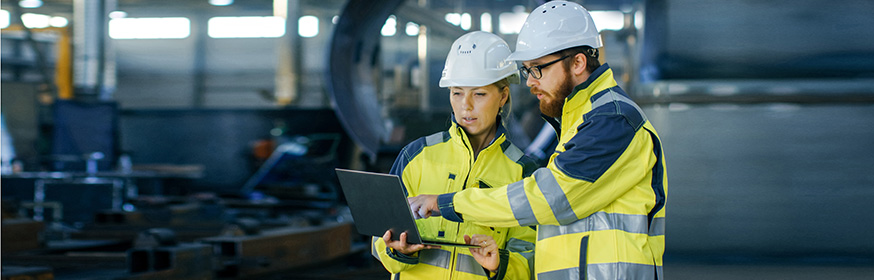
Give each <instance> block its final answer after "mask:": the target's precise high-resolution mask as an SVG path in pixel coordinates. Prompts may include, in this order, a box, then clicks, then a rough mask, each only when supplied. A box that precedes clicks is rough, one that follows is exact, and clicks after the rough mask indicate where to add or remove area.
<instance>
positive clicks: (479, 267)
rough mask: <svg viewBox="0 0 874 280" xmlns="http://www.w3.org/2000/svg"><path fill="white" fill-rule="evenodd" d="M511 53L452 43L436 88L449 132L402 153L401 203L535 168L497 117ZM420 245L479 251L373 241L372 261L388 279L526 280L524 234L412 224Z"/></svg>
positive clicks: (513, 75) (512, 71)
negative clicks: (443, 99)
mask: <svg viewBox="0 0 874 280" xmlns="http://www.w3.org/2000/svg"><path fill="white" fill-rule="evenodd" d="M509 55H510V48H509V47H508V46H507V43H506V42H505V41H504V40H503V39H501V38H500V37H498V36H497V35H494V34H492V33H488V32H483V31H475V32H471V33H467V34H465V35H463V36H461V37H459V38H458V39H457V40H456V41H455V42H454V43H453V44H452V47H451V49H450V51H449V55H448V56H447V58H446V64H445V67H444V69H443V75H442V77H441V79H440V87H444V88H449V100H450V103H451V104H452V112H453V114H452V124H451V127H450V128H449V130H448V131H443V132H438V133H435V134H432V135H430V136H426V137H422V138H419V139H417V140H415V141H413V142H412V143H410V144H408V145H407V146H406V147H404V149H403V150H402V151H401V153H400V155H399V156H398V158H397V159H396V160H395V162H394V165H393V166H392V169H391V173H393V174H396V175H398V176H399V177H401V180H402V182H403V184H404V186H405V187H406V191H407V195H408V196H416V195H419V194H443V193H450V192H457V191H460V190H463V189H470V188H490V187H492V186H503V185H506V184H509V183H512V182H515V181H518V180H520V179H522V178H523V177H524V176H527V175H528V174H530V173H531V172H532V171H533V170H534V169H536V167H537V166H536V165H535V163H534V161H533V160H531V159H530V158H528V157H526V156H525V155H524V154H523V153H522V151H521V150H520V149H519V148H518V147H516V146H515V145H513V144H512V143H510V141H509V140H508V139H507V135H506V129H505V128H504V127H503V126H502V125H501V114H502V112H503V113H508V112H509V109H507V110H504V109H503V108H504V107H507V108H509V107H510V106H509V105H510V88H509V85H510V83H511V82H512V83H518V81H519V76H518V75H519V74H518V71H517V68H516V63H514V62H511V61H507V60H506V58H507V56H509ZM416 224H417V226H418V227H419V231H420V232H421V234H422V235H423V237H428V238H429V239H434V240H441V239H442V240H443V241H449V242H465V243H468V244H475V245H480V246H481V247H479V248H461V247H449V246H443V247H438V246H434V247H432V246H427V245H422V244H414V245H410V244H407V243H406V234H405V233H401V234H400V236H399V239H400V240H395V241H392V240H391V235H392V232H391V231H386V233H385V235H384V236H383V238H379V237H374V238H373V242H372V243H373V244H372V245H373V247H372V251H371V253H372V254H373V256H374V257H376V258H377V259H379V260H380V262H382V264H383V266H384V267H385V268H386V270H388V271H389V272H391V273H392V279H398V278H396V277H399V278H400V279H530V278H531V274H530V273H531V269H530V266H531V265H533V260H531V257H532V256H533V249H534V242H535V231H534V229H533V228H530V227H487V226H478V225H473V224H470V223H458V222H451V221H447V220H444V219H420V220H416Z"/></svg>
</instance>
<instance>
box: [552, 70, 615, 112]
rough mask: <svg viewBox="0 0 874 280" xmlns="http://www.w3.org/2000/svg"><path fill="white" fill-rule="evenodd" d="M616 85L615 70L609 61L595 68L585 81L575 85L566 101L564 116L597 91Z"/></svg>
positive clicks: (585, 101)
mask: <svg viewBox="0 0 874 280" xmlns="http://www.w3.org/2000/svg"><path fill="white" fill-rule="evenodd" d="M614 86H616V81H615V80H614V79H613V70H612V69H610V66H609V65H607V63H604V64H602V65H601V66H600V67H598V69H595V71H594V72H592V74H591V75H589V78H587V79H586V81H585V82H583V83H581V84H579V85H577V86H575V87H574V89H573V91H572V92H571V94H570V95H568V97H567V98H566V99H565V101H564V107H563V108H562V116H564V115H566V114H567V113H568V112H570V111H574V110H576V109H578V108H579V107H580V106H582V105H584V104H586V103H588V102H589V99H590V98H591V97H592V95H594V94H595V93H598V92H601V91H603V90H605V89H608V88H611V87H614Z"/></svg>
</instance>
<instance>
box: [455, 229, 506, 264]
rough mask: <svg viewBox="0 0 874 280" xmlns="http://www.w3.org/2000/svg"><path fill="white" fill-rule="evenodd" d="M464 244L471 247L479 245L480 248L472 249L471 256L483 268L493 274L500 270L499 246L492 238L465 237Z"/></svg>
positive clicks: (478, 235) (482, 236) (484, 236)
mask: <svg viewBox="0 0 874 280" xmlns="http://www.w3.org/2000/svg"><path fill="white" fill-rule="evenodd" d="M464 242H465V243H467V244H470V245H479V246H480V247H479V248H470V254H471V255H473V258H474V259H476V262H478V263H479V264H480V265H481V266H483V268H485V269H488V270H489V271H491V272H493V273H494V272H495V271H497V270H498V265H499V264H500V263H501V257H500V255H499V254H498V244H497V243H496V242H495V239H493V238H492V237H491V236H488V235H484V234H474V235H473V237H471V236H468V235H464Z"/></svg>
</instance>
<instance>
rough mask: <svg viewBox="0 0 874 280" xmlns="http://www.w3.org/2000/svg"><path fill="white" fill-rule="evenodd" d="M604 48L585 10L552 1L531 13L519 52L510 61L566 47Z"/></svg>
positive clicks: (522, 59) (533, 57)
mask: <svg viewBox="0 0 874 280" xmlns="http://www.w3.org/2000/svg"><path fill="white" fill-rule="evenodd" d="M602 45H603V44H601V36H599V35H598V29H597V28H595V21H594V20H592V15H590V14H589V11H587V10H586V8H583V6H580V4H577V3H573V2H567V1H552V2H546V3H545V4H543V5H540V7H537V8H536V9H534V11H531V14H529V15H528V18H527V19H525V24H524V25H522V30H521V31H519V37H518V39H517V40H516V51H515V52H513V54H511V55H510V57H508V58H507V59H509V60H516V61H527V60H534V59H538V58H541V57H543V56H545V55H548V54H551V53H554V52H557V51H560V50H564V49H567V48H572V47H578V46H590V47H593V48H600V47H601V46H602Z"/></svg>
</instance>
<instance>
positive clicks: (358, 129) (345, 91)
mask: <svg viewBox="0 0 874 280" xmlns="http://www.w3.org/2000/svg"><path fill="white" fill-rule="evenodd" d="M405 2H406V0H390V1H367V0H350V1H349V2H347V3H346V6H345V7H344V8H343V10H342V12H341V14H340V17H339V19H338V21H337V24H336V25H335V28H334V32H333V34H332V38H331V45H330V50H329V56H328V68H327V72H326V77H325V79H326V81H327V83H326V84H327V87H328V94H329V96H330V99H331V105H332V106H333V108H334V111H335V113H336V114H337V117H338V119H339V120H340V122H341V124H342V125H343V127H344V129H345V130H346V132H347V133H348V134H349V136H350V137H351V138H352V139H353V140H354V141H355V143H356V144H358V146H359V147H360V148H361V149H362V152H363V153H365V154H366V155H368V156H369V157H370V159H371V160H375V159H376V155H377V153H378V152H379V150H380V147H381V146H382V145H384V144H385V143H386V142H388V140H389V137H390V135H391V134H392V131H391V129H392V127H393V125H404V124H403V123H404V122H405V121H408V120H407V119H405V118H404V117H403V116H393V117H392V116H391V112H392V111H393V110H391V109H392V108H383V106H386V107H392V105H391V104H381V102H384V100H383V101H380V100H381V99H380V97H381V95H380V94H384V93H380V92H378V91H379V90H380V88H381V86H380V83H382V82H383V81H381V80H380V79H381V77H380V75H381V74H380V73H381V71H383V69H382V65H381V60H380V56H381V51H384V50H383V47H381V44H382V43H383V42H382V41H381V40H382V39H383V36H382V35H381V30H382V28H383V25H384V24H385V23H386V19H387V18H389V16H390V15H392V14H395V15H397V16H398V17H399V18H401V17H403V18H407V19H412V20H415V21H416V22H420V23H424V24H425V25H427V26H428V29H429V30H430V31H429V32H430V33H429V34H431V35H429V36H436V37H439V38H442V39H446V38H451V39H449V40H448V42H452V41H454V39H455V38H457V37H458V36H461V35H462V34H464V33H465V32H466V31H464V30H462V29H460V28H457V27H455V26H452V25H450V24H448V23H446V22H445V21H444V20H443V19H442V17H432V16H431V15H430V14H429V13H431V11H430V10H427V9H422V8H418V6H416V5H415V4H413V5H411V4H409V3H405ZM446 47H447V48H448V44H447V45H446ZM440 52H441V53H440V55H441V59H439V60H438V61H439V65H437V66H439V67H442V64H443V62H442V55H444V54H445V53H442V51H440ZM382 55H384V54H382ZM407 66H408V65H407ZM404 70H405V71H408V70H410V69H404ZM432 71H437V72H435V73H437V74H439V70H436V69H434V70H432ZM431 78H433V77H431ZM436 79H439V76H438V77H437V78H436ZM423 80H424V81H425V83H426V85H425V86H428V85H427V84H428V83H429V81H428V78H424V79H423ZM435 81H436V80H435ZM525 91H526V93H522V95H523V97H526V98H528V99H529V100H528V102H527V103H526V102H525V100H526V99H525V98H522V99H516V98H514V101H513V102H514V108H521V109H522V110H515V109H514V111H513V112H514V115H515V116H522V115H523V114H527V115H528V116H527V117H524V118H518V117H515V118H514V117H511V118H510V119H509V120H507V121H506V124H507V125H508V130H510V132H511V133H510V136H511V140H513V142H514V144H516V145H518V146H519V147H520V148H523V149H525V148H526V147H528V148H527V149H525V150H526V153H527V154H529V155H531V156H534V157H535V158H537V159H541V160H542V159H544V158H545V155H548V154H549V153H550V152H546V153H544V150H550V148H549V147H550V145H551V144H552V139H554V136H555V132H554V131H552V128H551V127H548V128H547V127H544V128H543V129H540V128H541V126H542V125H541V124H542V123H543V122H542V120H539V118H538V117H536V116H537V115H539V113H540V112H539V110H538V109H537V106H536V105H533V106H532V104H529V103H530V102H532V100H533V102H534V103H536V102H537V100H536V99H533V98H532V97H530V96H527V95H528V94H527V90H525ZM426 98H428V97H426ZM437 98H438V99H439V97H437ZM447 102H448V101H447ZM516 105H520V106H516ZM422 113H423V114H420V115H428V114H432V113H433V115H437V116H439V118H442V119H443V120H445V117H444V116H446V115H448V114H446V115H444V112H443V111H441V110H439V109H438V110H436V111H435V110H433V109H432V110H431V111H430V112H425V111H423V112H422ZM387 114H388V115H387ZM532 116H534V117H533V118H532ZM393 118H394V119H393ZM518 119H528V120H531V119H535V120H534V121H528V122H524V121H523V122H520V121H518ZM437 122H440V120H438V121H437ZM443 122H445V121H443ZM522 123H526V124H522ZM522 126H525V127H528V128H527V129H526V128H523V127H522ZM538 132H540V133H539V134H540V135H538V136H537V137H534V136H535V134H538ZM532 140H533V141H532ZM529 144H530V146H529Z"/></svg>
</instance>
